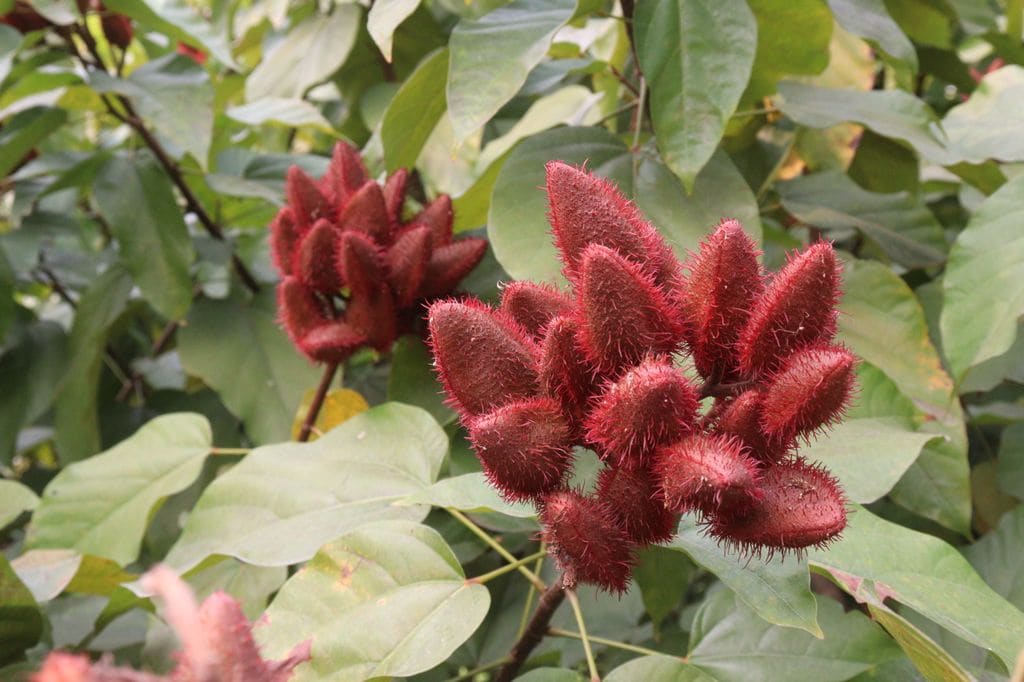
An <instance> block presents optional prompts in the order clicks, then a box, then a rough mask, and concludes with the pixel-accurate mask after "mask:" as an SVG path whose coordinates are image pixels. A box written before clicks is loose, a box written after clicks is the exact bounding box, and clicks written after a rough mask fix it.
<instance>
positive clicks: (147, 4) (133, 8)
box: [103, 0, 242, 71]
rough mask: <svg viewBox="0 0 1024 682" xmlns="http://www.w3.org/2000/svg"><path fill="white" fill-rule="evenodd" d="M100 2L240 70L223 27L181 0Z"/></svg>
mask: <svg viewBox="0 0 1024 682" xmlns="http://www.w3.org/2000/svg"><path fill="white" fill-rule="evenodd" d="M103 4H104V6H105V7H106V8H107V9H108V10H109V11H112V12H117V13H119V14H125V15H127V16H129V17H131V18H132V19H135V20H136V21H138V22H139V23H140V24H142V25H143V26H148V27H150V28H153V29H155V30H157V31H159V32H160V33H162V34H164V35H166V36H167V37H169V38H172V39H176V40H182V41H184V42H186V43H189V44H191V45H196V44H198V45H199V46H201V47H203V48H204V49H206V50H207V51H209V52H210V54H212V55H213V56H214V57H216V58H217V59H218V60H219V61H220V62H221V63H223V64H224V65H225V66H228V67H230V68H232V69H235V70H236V71H241V70H242V67H241V66H239V65H238V64H237V63H236V62H235V60H234V58H232V56H231V48H230V47H229V46H228V41H227V36H226V35H225V33H224V30H223V28H221V27H219V26H218V27H215V26H213V25H211V24H210V23H208V22H207V21H206V20H204V19H203V18H202V17H201V16H200V15H199V14H198V13H197V12H196V10H195V9H193V7H192V6H191V5H189V4H188V3H187V2H185V1H184V0H109V1H107V0H104V3H103Z"/></svg>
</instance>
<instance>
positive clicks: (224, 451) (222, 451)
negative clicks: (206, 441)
mask: <svg viewBox="0 0 1024 682" xmlns="http://www.w3.org/2000/svg"><path fill="white" fill-rule="evenodd" d="M249 451H250V448H210V454H211V455H248V454H249Z"/></svg>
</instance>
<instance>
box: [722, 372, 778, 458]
mask: <svg viewBox="0 0 1024 682" xmlns="http://www.w3.org/2000/svg"><path fill="white" fill-rule="evenodd" d="M763 413H764V397H763V396H762V395H761V392H760V391H758V390H757V389H751V390H749V391H744V392H743V393H740V394H739V395H738V396H736V397H735V398H734V399H733V400H731V401H730V402H729V403H728V404H727V405H726V407H725V409H723V410H722V412H721V414H720V415H719V417H718V421H717V422H716V424H715V429H714V430H715V433H720V434H723V435H726V436H735V437H736V438H739V439H740V441H742V442H743V444H744V445H745V446H746V447H747V451H748V452H749V453H750V456H751V457H753V458H754V459H756V460H758V461H759V462H763V463H765V464H772V463H774V462H779V461H781V460H782V459H783V458H784V457H785V456H786V454H787V453H788V452H789V450H790V448H791V447H792V446H793V440H792V439H791V438H783V437H769V436H768V435H767V434H766V433H765V432H764V429H763V428H762V427H761V415H762V414H763Z"/></svg>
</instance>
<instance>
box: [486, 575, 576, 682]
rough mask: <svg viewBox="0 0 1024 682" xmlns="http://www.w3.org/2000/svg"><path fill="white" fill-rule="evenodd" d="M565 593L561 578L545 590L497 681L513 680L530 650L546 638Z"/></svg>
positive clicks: (507, 681)
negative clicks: (549, 625) (552, 617)
mask: <svg viewBox="0 0 1024 682" xmlns="http://www.w3.org/2000/svg"><path fill="white" fill-rule="evenodd" d="M565 594H566V590H565V588H564V587H562V580H561V578H559V579H558V580H556V581H555V582H554V583H552V584H551V587H549V588H548V589H547V590H545V591H544V594H543V595H541V598H540V602H538V603H537V610H536V611H534V612H533V618H531V619H530V624H529V625H527V626H526V630H525V631H524V632H523V635H522V637H520V638H519V641H517V642H516V643H515V646H513V647H512V651H510V652H509V661H508V663H506V664H505V666H504V667H503V668H502V669H501V670H500V671H498V675H497V677H495V678H494V681H495V682H511V680H512V679H513V678H514V677H515V676H516V673H517V672H519V669H520V668H522V667H523V663H525V662H526V659H527V658H528V657H529V656H530V652H531V651H533V650H534V649H535V648H536V647H537V645H538V644H540V641H541V640H542V639H543V638H544V634H545V633H546V632H547V630H548V623H550V622H551V616H553V615H554V613H555V609H557V608H558V606H559V605H560V604H561V603H562V600H564V599H565Z"/></svg>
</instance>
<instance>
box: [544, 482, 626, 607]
mask: <svg viewBox="0 0 1024 682" xmlns="http://www.w3.org/2000/svg"><path fill="white" fill-rule="evenodd" d="M539 518H540V522H541V526H542V531H541V536H542V537H543V539H544V541H545V542H546V543H547V544H548V548H549V551H550V552H551V554H552V555H553V556H554V557H555V561H556V563H557V564H558V566H559V568H561V569H562V571H563V572H564V576H563V583H564V585H565V586H566V587H575V586H576V584H577V583H590V584H592V585H597V586H598V587H601V588H603V589H605V590H608V591H609V592H625V591H626V589H627V588H628V587H629V579H630V575H631V574H632V571H633V565H634V564H635V563H636V557H635V555H634V546H633V543H632V542H630V539H629V536H628V535H627V534H626V531H625V529H623V528H622V527H621V526H620V525H619V524H618V523H617V522H616V519H615V515H614V514H613V513H612V511H611V509H609V508H608V505H607V504H605V503H603V502H601V501H600V500H597V499H595V498H593V497H584V496H583V495H581V494H579V493H578V492H575V491H571V490H560V491H557V492H553V493H549V494H548V495H546V496H545V497H544V499H543V502H542V504H541V508H540V514H539Z"/></svg>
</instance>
